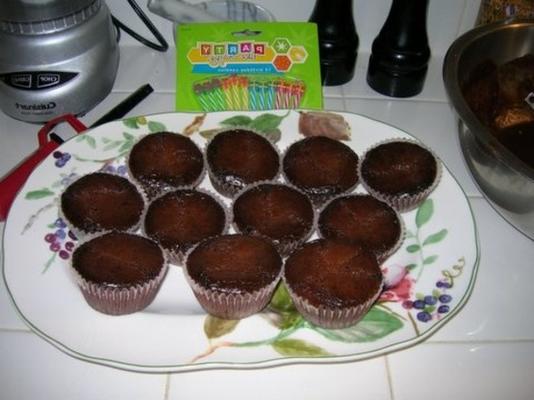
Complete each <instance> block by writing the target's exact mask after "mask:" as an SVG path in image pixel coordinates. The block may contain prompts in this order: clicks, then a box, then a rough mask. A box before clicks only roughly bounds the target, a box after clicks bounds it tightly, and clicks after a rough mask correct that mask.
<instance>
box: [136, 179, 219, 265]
mask: <svg viewBox="0 0 534 400" xmlns="http://www.w3.org/2000/svg"><path fill="white" fill-rule="evenodd" d="M226 226H227V217H226V213H225V209H224V207H223V205H222V203H221V202H219V201H218V200H216V199H215V198H214V197H213V196H211V195H210V194H208V193H206V192H203V191H198V190H194V189H183V190H175V191H172V192H169V193H165V194H163V195H162V196H160V197H158V198H156V199H154V200H153V201H152V202H151V203H150V205H149V206H148V209H147V212H146V215H145V219H144V223H143V229H144V232H145V234H146V235H147V236H148V237H150V238H151V239H153V240H155V241H156V242H158V243H159V244H160V245H161V246H162V247H163V249H164V250H165V251H166V253H167V256H168V257H169V260H170V261H171V262H173V263H176V264H180V263H181V262H182V261H183V257H184V255H185V253H186V252H187V250H189V249H190V248H191V247H192V246H194V245H195V244H197V243H199V242H200V241H202V240H204V239H206V238H209V237H212V236H216V235H220V234H222V233H223V232H224V231H225V230H226Z"/></svg>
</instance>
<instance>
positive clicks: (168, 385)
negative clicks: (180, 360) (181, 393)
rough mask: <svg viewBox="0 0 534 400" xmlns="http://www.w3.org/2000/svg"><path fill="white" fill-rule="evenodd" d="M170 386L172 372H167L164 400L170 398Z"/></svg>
mask: <svg viewBox="0 0 534 400" xmlns="http://www.w3.org/2000/svg"><path fill="white" fill-rule="evenodd" d="M170 386H171V374H165V388H164V391H163V400H169V391H170Z"/></svg>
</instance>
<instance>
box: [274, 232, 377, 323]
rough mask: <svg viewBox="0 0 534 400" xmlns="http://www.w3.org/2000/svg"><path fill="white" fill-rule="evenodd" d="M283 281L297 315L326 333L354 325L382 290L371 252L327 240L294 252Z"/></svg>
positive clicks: (351, 244) (285, 266) (287, 264)
mask: <svg viewBox="0 0 534 400" xmlns="http://www.w3.org/2000/svg"><path fill="white" fill-rule="evenodd" d="M283 280H284V283H285V285H286V287H287V290H288V293H289V295H290V296H291V299H292V300H293V303H294V305H295V307H296V308H297V310H298V311H299V313H300V314H301V315H302V316H303V317H304V318H305V319H306V320H308V321H309V322H311V323H313V324H315V325H317V326H320V327H323V328H329V329H339V328H346V327H348V326H351V325H354V324H356V323H357V322H358V321H359V320H360V319H361V318H363V316H364V315H365V314H366V313H367V311H368V310H369V309H370V308H371V306H372V305H373V304H374V302H375V301H376V300H377V298H378V296H379V295H380V292H381V291H382V286H383V276H382V272H381V270H380V267H379V266H378V262H377V260H376V257H375V255H374V254H373V253H372V252H370V251H368V250H366V249H365V248H364V247H362V246H360V245H357V244H353V243H348V242H340V241H335V240H330V239H317V240H314V241H312V242H308V243H305V244H304V245H302V246H301V247H300V248H299V249H297V250H295V251H294V252H293V253H292V254H291V255H290V256H289V258H288V259H287V260H286V262H285V265H284V273H283Z"/></svg>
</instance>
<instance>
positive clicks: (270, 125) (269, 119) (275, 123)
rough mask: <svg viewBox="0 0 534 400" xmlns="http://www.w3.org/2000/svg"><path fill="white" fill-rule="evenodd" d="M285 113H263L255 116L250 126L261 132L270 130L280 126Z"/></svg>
mask: <svg viewBox="0 0 534 400" xmlns="http://www.w3.org/2000/svg"><path fill="white" fill-rule="evenodd" d="M284 118H285V115H275V114H262V115H259V116H257V117H256V118H254V120H253V121H252V122H251V123H250V125H249V126H250V127H251V128H253V129H256V130H258V131H261V132H268V131H271V130H273V129H276V128H278V127H279V126H280V123H281V122H282V120H283V119H284Z"/></svg>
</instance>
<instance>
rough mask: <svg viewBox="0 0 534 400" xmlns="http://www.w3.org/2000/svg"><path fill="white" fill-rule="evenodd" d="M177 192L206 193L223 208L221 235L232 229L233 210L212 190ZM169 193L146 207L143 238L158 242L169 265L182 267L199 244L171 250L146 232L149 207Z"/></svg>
mask: <svg viewBox="0 0 534 400" xmlns="http://www.w3.org/2000/svg"><path fill="white" fill-rule="evenodd" d="M175 190H176V191H178V190H196V191H197V192H201V193H204V194H206V195H208V196H210V197H211V198H212V199H213V200H215V201H216V202H217V203H218V204H219V206H221V208H222V210H223V212H224V219H225V220H224V227H223V230H222V232H220V233H219V235H223V234H225V233H226V232H228V230H229V229H230V221H232V215H231V210H230V209H229V208H228V207H227V206H226V204H225V203H224V201H223V200H222V199H221V197H220V196H219V195H218V194H217V193H215V192H213V191H212V190H208V189H204V188H201V187H183V188H179V189H175ZM175 190H172V191H175ZM172 191H171V192H172ZM167 193H170V192H165V193H160V194H159V195H158V196H157V197H155V198H153V199H152V200H150V201H149V202H148V204H147V206H146V210H145V212H144V213H143V220H142V221H143V223H142V224H141V232H142V233H143V236H145V237H147V238H150V239H151V240H154V241H155V242H157V243H158V244H159V245H160V246H161V248H162V249H163V251H164V253H165V255H166V256H167V258H168V260H169V263H171V264H173V265H177V266H182V265H184V262H185V258H186V256H187V254H188V253H189V251H190V250H191V249H192V248H193V247H195V246H196V245H197V244H198V242H196V243H189V244H187V245H183V246H177V247H176V248H172V249H170V248H167V247H165V246H163V245H162V244H161V243H159V242H158V240H157V239H155V238H152V237H150V236H149V235H147V233H146V232H145V225H144V220H145V216H146V212H147V210H148V207H149V206H150V204H151V203H152V202H154V201H156V200H157V199H159V198H160V197H162V196H164V195H166V194H167ZM207 239H209V238H203V239H201V240H200V241H203V240H207Z"/></svg>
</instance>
